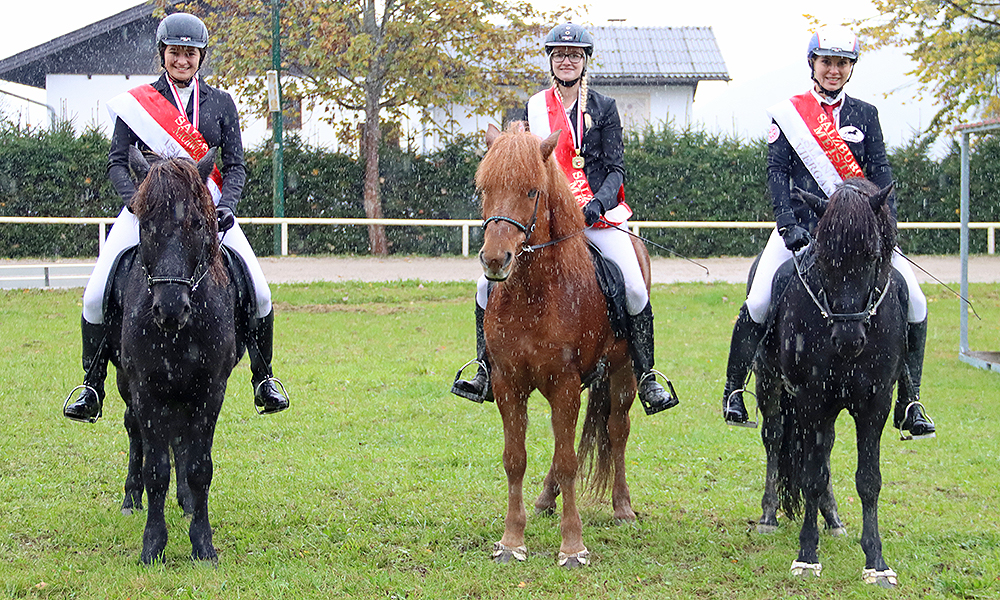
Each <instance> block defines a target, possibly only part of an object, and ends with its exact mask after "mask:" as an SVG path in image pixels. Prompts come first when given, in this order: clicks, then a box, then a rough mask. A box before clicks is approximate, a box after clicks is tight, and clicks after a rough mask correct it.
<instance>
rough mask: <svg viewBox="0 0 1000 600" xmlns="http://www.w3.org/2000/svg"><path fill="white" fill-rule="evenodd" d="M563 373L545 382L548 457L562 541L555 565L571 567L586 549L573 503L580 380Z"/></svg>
mask: <svg viewBox="0 0 1000 600" xmlns="http://www.w3.org/2000/svg"><path fill="white" fill-rule="evenodd" d="M566 379H568V378H566V377H562V378H559V379H558V380H556V381H553V382H552V383H553V385H552V386H546V387H547V388H548V389H547V390H543V391H545V392H548V393H547V394H546V397H547V398H549V405H550V406H551V408H552V434H553V437H554V438H555V450H554V451H553V457H552V470H553V473H554V478H555V481H556V485H558V486H559V489H560V490H561V491H562V495H563V501H562V517H561V519H560V521H559V533H560V535H561V537H562V544H561V545H560V546H559V566H561V567H566V568H568V569H569V568H573V567H579V566H584V565H586V564H587V562H588V558H589V554H590V553H589V552H588V551H587V548H586V547H585V546H584V545H583V522H582V521H581V520H580V512H579V510H578V509H577V507H576V472H577V460H576V448H575V447H574V445H575V442H576V421H577V418H578V417H579V414H580V392H579V390H580V381H579V378H578V377H577V378H576V380H575V382H574V381H565V380H566Z"/></svg>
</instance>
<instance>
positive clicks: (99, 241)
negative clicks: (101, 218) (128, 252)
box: [97, 222, 106, 254]
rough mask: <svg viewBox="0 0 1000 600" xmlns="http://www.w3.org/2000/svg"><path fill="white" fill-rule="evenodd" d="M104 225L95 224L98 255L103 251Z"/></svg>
mask: <svg viewBox="0 0 1000 600" xmlns="http://www.w3.org/2000/svg"><path fill="white" fill-rule="evenodd" d="M105 227H106V226H105V224H104V223H103V222H101V223H98V224H97V252H98V254H100V252H101V250H104V238H105Z"/></svg>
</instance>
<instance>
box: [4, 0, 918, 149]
mask: <svg viewBox="0 0 1000 600" xmlns="http://www.w3.org/2000/svg"><path fill="white" fill-rule="evenodd" d="M534 1H535V6H536V7H538V8H540V9H544V10H550V9H554V8H558V7H560V6H565V5H566V4H567V2H565V0H534ZM6 4H7V6H5V7H4V10H3V13H4V20H5V22H6V23H7V24H8V26H7V27H5V31H4V35H2V36H0V58H5V57H8V56H11V55H13V54H16V53H18V52H21V51H23V50H27V49H29V48H32V47H34V46H37V45H39V44H42V43H44V42H47V41H49V40H51V39H53V38H56V37H58V36H60V35H63V34H66V33H69V32H71V31H74V30H76V29H79V28H80V27H84V26H86V25H88V24H90V23H93V22H95V21H98V20H100V19H102V18H105V17H108V16H111V15H113V14H116V13H118V12H120V11H122V10H125V9H127V8H129V7H131V6H135V5H136V4H138V2H137V1H136V0H88V1H84V2H80V1H79V0H42V6H43V7H44V10H41V11H40V10H39V5H37V4H34V3H32V2H8V3H6ZM576 6H580V7H581V11H583V12H584V14H585V15H586V17H585V18H584V19H581V20H582V21H583V22H586V23H592V24H596V25H605V24H608V23H609V21H612V20H613V21H614V23H617V24H624V25H635V26H665V27H678V26H701V27H704V26H708V27H711V28H712V30H713V32H714V34H715V37H716V40H717V41H718V44H719V48H720V50H721V51H722V56H723V57H724V59H725V61H726V66H727V68H728V70H729V74H730V77H731V78H732V81H730V82H729V83H722V82H706V83H702V84H701V85H700V86H699V88H698V93H697V96H696V98H695V117H696V119H697V120H698V121H699V122H701V123H704V124H705V126H706V127H709V128H710V129H718V130H721V131H724V132H729V133H738V134H741V135H750V136H755V135H757V136H759V135H763V132H764V131H766V128H767V121H766V117H765V116H764V115H763V108H764V107H766V106H769V105H771V104H773V103H775V102H777V101H779V100H782V99H783V98H785V97H787V96H788V95H791V94H794V93H801V92H802V91H804V90H805V89H806V88H807V87H808V85H809V74H808V70H807V67H806V66H805V47H806V43H807V42H808V39H809V28H810V26H809V21H808V20H807V19H806V17H804V16H803V14H811V15H813V16H815V17H816V18H817V19H819V21H820V22H822V23H827V24H836V23H841V22H844V21H847V20H850V19H856V18H865V17H875V16H877V12H876V11H875V9H874V7H873V6H872V4H871V2H870V0H837V1H836V2H830V1H829V0H771V1H768V2H754V1H752V0H701V1H695V2H651V1H650V0H592V1H591V2H590V3H589V4H586V5H582V4H581V5H576ZM585 6H586V7H587V8H586V9H584V8H582V7H585ZM765 7H767V8H765ZM614 23H613V24H614ZM597 46H598V47H597V52H600V40H597ZM911 68H912V65H911V64H910V63H909V62H908V60H907V59H906V58H905V56H903V54H902V53H901V52H899V51H881V52H878V53H875V54H868V55H864V56H863V57H862V59H861V62H859V64H858V67H857V69H856V72H855V76H854V79H852V81H851V82H850V83H849V84H848V88H847V89H848V93H849V94H851V95H852V96H855V97H858V98H861V99H863V100H867V101H869V102H872V103H874V104H875V105H876V106H878V107H879V109H880V113H881V115H882V120H883V126H884V129H885V130H886V137H887V140H888V141H889V143H890V145H899V144H901V143H903V142H905V141H907V140H908V139H909V138H910V137H912V132H913V131H915V130H920V129H922V128H923V127H925V126H926V125H927V123H928V122H929V121H930V117H931V116H932V115H933V108H934V107H933V103H932V102H930V101H927V100H923V101H917V100H915V99H914V97H915V96H916V95H917V94H918V88H917V85H916V78H915V77H914V76H907V75H905V74H904V72H905V71H907V70H910V69H911ZM0 87H2V88H3V89H7V90H9V91H14V92H15V93H21V94H25V93H28V94H29V95H31V97H32V98H34V99H37V100H44V93H43V94H37V93H36V92H34V91H33V90H31V89H30V88H23V87H20V86H11V85H9V84H6V85H3V86H0ZM886 95H888V97H886ZM5 100H7V101H9V99H2V98H0V103H3V102H4V101H5ZM8 106H9V105H8Z"/></svg>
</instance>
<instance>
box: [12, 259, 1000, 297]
mask: <svg viewBox="0 0 1000 600" xmlns="http://www.w3.org/2000/svg"><path fill="white" fill-rule="evenodd" d="M911 258H912V260H913V261H914V262H915V263H916V264H917V265H919V266H920V267H923V269H925V270H926V271H927V272H929V273H930V274H931V275H933V276H934V277H936V278H938V279H940V280H941V281H944V282H945V283H958V282H959V281H960V280H961V261H960V260H959V257H958V256H915V257H911ZM695 260H696V262H697V263H699V264H700V265H703V266H699V265H696V264H693V263H691V262H688V261H685V260H681V259H673V258H655V259H653V262H652V268H653V283H677V282H684V281H704V282H711V281H721V282H728V283H742V282H744V281H746V276H747V271H748V269H749V268H750V263H751V262H752V259H749V258H700V259H695ZM93 261H94V259H72V260H65V261H40V260H24V261H12V260H0V288H6V289H10V288H26V287H43V286H44V285H45V284H44V279H43V275H44V266H43V265H48V266H49V282H50V285H51V286H52V287H83V286H84V285H85V283H86V277H87V275H89V273H90V268H91V267H90V265H92V264H93ZM260 263H261V266H262V267H263V269H264V274H265V275H266V276H267V279H268V281H270V282H273V283H297V282H308V281H396V280H405V279H420V280H423V281H473V280H475V279H477V278H478V277H479V275H480V274H481V273H482V269H480V267H479V263H478V261H477V260H476V259H475V258H454V257H449V258H424V257H392V258H370V257H320V258H317V257H300V256H288V257H262V258H261V259H260ZM80 265H83V266H80ZM706 269H707V271H706ZM915 271H916V273H917V278H918V279H919V280H920V282H921V283H927V282H933V281H934V279H933V278H932V277H931V276H929V275H927V274H926V273H924V272H922V271H921V270H920V269H919V268H918V269H915ZM12 278H21V279H12ZM969 281H970V282H973V283H1000V255H992V256H973V257H970V259H969Z"/></svg>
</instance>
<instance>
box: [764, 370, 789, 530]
mask: <svg viewBox="0 0 1000 600" xmlns="http://www.w3.org/2000/svg"><path fill="white" fill-rule="evenodd" d="M780 394H781V390H780V389H779V388H778V386H777V380H776V379H775V378H773V377H765V376H761V375H758V376H757V402H758V405H759V407H760V411H761V428H760V439H761V442H762V443H763V445H764V453H765V455H766V456H767V469H766V471H765V474H764V495H763V497H761V500H760V507H761V515H760V520H759V521H757V533H763V534H768V533H774V532H775V531H776V530H777V529H778V504H779V500H778V493H777V491H775V486H776V485H777V481H778V461H779V460H781V456H780V454H781V440H782V437H783V436H784V434H785V431H784V423H783V422H782V417H781V413H780V411H779V400H780Z"/></svg>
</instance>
